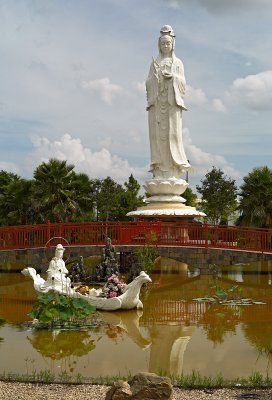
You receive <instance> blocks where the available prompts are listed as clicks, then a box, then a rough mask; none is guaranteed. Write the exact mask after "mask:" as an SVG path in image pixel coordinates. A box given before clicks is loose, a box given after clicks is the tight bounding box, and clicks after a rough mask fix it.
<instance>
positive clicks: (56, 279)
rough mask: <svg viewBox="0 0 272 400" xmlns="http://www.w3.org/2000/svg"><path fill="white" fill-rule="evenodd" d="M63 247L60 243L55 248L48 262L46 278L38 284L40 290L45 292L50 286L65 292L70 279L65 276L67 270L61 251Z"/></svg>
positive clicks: (63, 249) (62, 251)
mask: <svg viewBox="0 0 272 400" xmlns="http://www.w3.org/2000/svg"><path fill="white" fill-rule="evenodd" d="M64 251H65V248H64V247H63V246H62V244H58V245H57V246H56V249H55V256H54V257H53V258H52V260H51V261H50V263H49V267H48V269H47V271H46V272H47V279H46V281H45V282H44V283H42V284H41V285H40V289H41V291H42V292H47V291H48V290H50V289H51V288H54V290H56V291H59V292H66V291H67V288H68V287H70V285H71V280H70V278H69V277H68V276H67V275H68V270H67V268H66V266H65V262H64V261H63V259H62V257H63V253H64Z"/></svg>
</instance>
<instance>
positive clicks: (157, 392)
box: [129, 372, 173, 400]
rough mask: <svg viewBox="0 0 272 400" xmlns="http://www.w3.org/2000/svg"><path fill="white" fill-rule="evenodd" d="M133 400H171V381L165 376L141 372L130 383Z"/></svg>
mask: <svg viewBox="0 0 272 400" xmlns="http://www.w3.org/2000/svg"><path fill="white" fill-rule="evenodd" d="M129 384H130V390H131V392H132V398H131V399H132V400H143V399H145V400H171V399H172V398H173V386H172V384H171V380H170V379H169V378H167V377H164V376H158V375H156V374H152V373H147V372H140V373H139V374H136V375H135V376H134V377H133V378H132V379H131V380H130V381H129Z"/></svg>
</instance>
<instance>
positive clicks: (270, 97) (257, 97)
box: [226, 71, 272, 111]
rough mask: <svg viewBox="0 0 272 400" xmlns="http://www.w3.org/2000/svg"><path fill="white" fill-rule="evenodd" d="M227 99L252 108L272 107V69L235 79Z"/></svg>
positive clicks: (267, 108)
mask: <svg viewBox="0 0 272 400" xmlns="http://www.w3.org/2000/svg"><path fill="white" fill-rule="evenodd" d="M226 100H227V101H228V103H230V104H241V105H243V106H244V107H246V108H249V109H252V110H258V111H261V110H271V109H272V71H264V72H261V73H259V74H256V75H248V76H246V77H245V78H238V79H236V80H235V81H233V83H232V85H231V88H230V90H229V92H227V93H226Z"/></svg>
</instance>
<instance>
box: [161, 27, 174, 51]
mask: <svg viewBox="0 0 272 400" xmlns="http://www.w3.org/2000/svg"><path fill="white" fill-rule="evenodd" d="M174 47H175V34H174V31H173V29H172V27H171V26H170V25H164V26H163V27H162V28H161V30H160V37H159V51H160V54H163V55H168V54H169V55H171V54H172V52H173V51H174Z"/></svg>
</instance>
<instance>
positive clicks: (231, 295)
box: [193, 285, 266, 306]
mask: <svg viewBox="0 0 272 400" xmlns="http://www.w3.org/2000/svg"><path fill="white" fill-rule="evenodd" d="M211 290H212V293H211V294H209V295H208V296H206V297H197V298H195V299H193V300H194V301H198V302H207V303H210V304H223V305H229V306H249V305H253V304H256V305H262V304H266V303H265V302H264V301H261V300H253V299H250V298H242V296H241V295H242V293H243V288H241V287H240V286H239V285H231V286H229V287H227V288H223V287H222V286H219V285H214V286H211Z"/></svg>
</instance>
